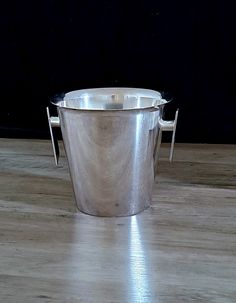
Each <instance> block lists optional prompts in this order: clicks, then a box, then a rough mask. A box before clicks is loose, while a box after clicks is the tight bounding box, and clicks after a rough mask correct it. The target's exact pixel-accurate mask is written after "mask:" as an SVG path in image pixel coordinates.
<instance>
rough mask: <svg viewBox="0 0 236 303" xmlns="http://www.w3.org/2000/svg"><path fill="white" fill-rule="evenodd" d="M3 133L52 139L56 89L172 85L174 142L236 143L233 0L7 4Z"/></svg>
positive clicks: (165, 87) (164, 88) (0, 121)
mask: <svg viewBox="0 0 236 303" xmlns="http://www.w3.org/2000/svg"><path fill="white" fill-rule="evenodd" d="M0 14H1V19H0V20H1V70H0V71H1V72H0V75H1V82H0V83H1V111H0V137H25V138H30V137H35V138H49V133H48V127H47V119H46V111H45V107H46V106H47V105H48V104H49V99H50V97H51V96H53V95H54V94H56V93H59V92H67V91H70V90H74V89H81V88H90V87H106V86H128V87H142V88H150V89H154V90H160V91H166V92H169V93H170V94H171V95H173V97H174V100H173V102H171V103H170V104H169V105H168V106H166V118H167V119H172V118H173V117H174V112H175V110H176V108H177V107H179V108H180V113H179V121H178V128H177V136H176V137H177V142H201V143H236V105H235V89H234V79H235V78H236V75H235V67H236V66H235V65H236V64H235V63H236V59H235V54H236V50H235V46H234V44H235V43H234V40H235V18H236V15H235V9H234V5H233V1H231V2H229V1H221V0H215V1H205V2H203V1H191V0H188V1H187V0H183V1H177V0H176V1H173V0H172V1H171V0H165V1H164V0H162V1H158V0H155V1H149V0H146V1H139V2H137V1H136V2H133V3H132V1H130V2H128V1H126V2H123V1H114V0H110V1H108V0H107V1H103V0H100V1H95V0H87V1H76V0H67V1H64V2H60V1H56V0H47V1H46V0H41V1H29V0H28V1H8V2H5V3H4V4H2V5H1V10H0Z"/></svg>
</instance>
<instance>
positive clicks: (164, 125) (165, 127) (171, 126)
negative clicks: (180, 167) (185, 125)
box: [156, 109, 179, 162]
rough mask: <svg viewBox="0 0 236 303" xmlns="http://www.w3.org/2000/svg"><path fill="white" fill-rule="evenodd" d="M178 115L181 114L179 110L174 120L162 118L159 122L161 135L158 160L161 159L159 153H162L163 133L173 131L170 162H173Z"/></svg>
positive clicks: (158, 144) (158, 145)
mask: <svg viewBox="0 0 236 303" xmlns="http://www.w3.org/2000/svg"><path fill="white" fill-rule="evenodd" d="M178 114H179V109H177V110H176V113H175V119H174V120H171V121H166V120H163V119H162V118H160V119H159V121H158V126H159V134H158V141H157V149H156V153H157V158H158V157H159V152H160V146H161V140H162V132H163V131H172V140H171V147H170V155H169V161H170V162H172V161H173V154H174V145H175V133H176V126H177V120H178Z"/></svg>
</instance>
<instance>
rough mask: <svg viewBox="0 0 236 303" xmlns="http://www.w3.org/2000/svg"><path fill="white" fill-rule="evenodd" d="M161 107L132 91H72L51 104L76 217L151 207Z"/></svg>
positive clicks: (152, 96)
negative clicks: (72, 193)
mask: <svg viewBox="0 0 236 303" xmlns="http://www.w3.org/2000/svg"><path fill="white" fill-rule="evenodd" d="M165 103H166V100H164V99H162V97H161V94H160V93H159V92H157V91H152V90H146V89H132V88H99V89H86V90H78V91H72V92H69V93H67V94H65V95H64V97H63V98H61V99H59V100H57V102H54V104H55V105H56V106H57V110H58V115H59V121H60V127H61V131H62V137H63V141H64V147H65V151H66V155H67V158H68V163H69V170H70V174H71V180H72V183H73V189H74V193H75V198H76V203H77V206H78V209H79V210H80V211H82V212H84V213H87V214H90V215H95V216H108V217H113V216H130V215H134V214H137V213H139V212H141V211H143V210H144V209H146V208H148V207H149V206H150V202H151V196H152V186H153V183H154V167H155V161H156V160H155V155H156V153H155V148H156V142H157V137H158V129H159V123H158V121H159V120H160V112H161V109H162V107H163V106H164V104H165Z"/></svg>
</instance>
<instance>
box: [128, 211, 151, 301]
mask: <svg viewBox="0 0 236 303" xmlns="http://www.w3.org/2000/svg"><path fill="white" fill-rule="evenodd" d="M129 266H130V277H131V281H130V282H131V283H130V285H131V287H132V291H131V300H130V302H138V303H150V302H151V299H152V298H151V293H150V286H149V281H148V272H147V264H146V256H145V253H144V250H143V246H142V242H141V237H140V233H139V226H138V221H137V216H132V217H131V226H130V265H129Z"/></svg>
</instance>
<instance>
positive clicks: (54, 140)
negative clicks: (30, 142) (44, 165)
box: [46, 107, 60, 165]
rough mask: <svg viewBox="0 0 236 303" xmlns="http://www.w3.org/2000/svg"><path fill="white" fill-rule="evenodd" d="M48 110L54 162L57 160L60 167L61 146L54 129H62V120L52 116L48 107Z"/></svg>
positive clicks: (56, 162)
mask: <svg viewBox="0 0 236 303" xmlns="http://www.w3.org/2000/svg"><path fill="white" fill-rule="evenodd" d="M46 110H47V117H48V125H49V130H50V136H51V142H52V149H53V155H54V160H55V164H56V165H58V161H59V155H60V151H59V144H58V141H57V138H56V136H54V135H53V128H54V127H60V120H59V117H51V116H50V112H49V108H48V107H47V108H46ZM54 137H55V138H54Z"/></svg>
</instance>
